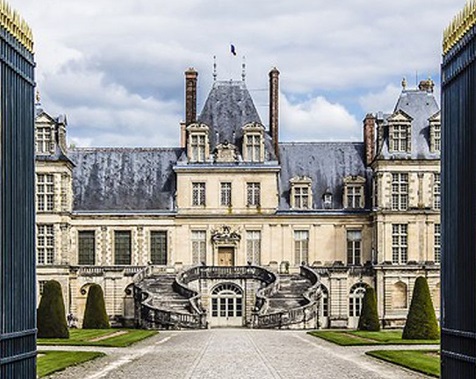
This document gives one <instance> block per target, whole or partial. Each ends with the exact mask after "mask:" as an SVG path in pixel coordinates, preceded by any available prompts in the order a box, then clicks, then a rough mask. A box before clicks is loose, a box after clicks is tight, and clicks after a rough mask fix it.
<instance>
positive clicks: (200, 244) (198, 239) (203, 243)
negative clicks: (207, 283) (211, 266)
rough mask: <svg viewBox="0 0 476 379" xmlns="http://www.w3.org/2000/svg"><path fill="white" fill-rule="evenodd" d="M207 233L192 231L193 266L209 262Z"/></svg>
mask: <svg viewBox="0 0 476 379" xmlns="http://www.w3.org/2000/svg"><path fill="white" fill-rule="evenodd" d="M206 238H207V232H205V231H202V230H193V231H192V264H194V265H198V264H200V263H202V262H203V263H206V262H207V239H206Z"/></svg>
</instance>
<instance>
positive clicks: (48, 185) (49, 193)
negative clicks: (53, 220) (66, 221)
mask: <svg viewBox="0 0 476 379" xmlns="http://www.w3.org/2000/svg"><path fill="white" fill-rule="evenodd" d="M36 200H37V202H36V209H37V211H38V212H52V211H53V210H54V208H55V177H54V175H53V174H47V173H39V174H37V175H36Z"/></svg>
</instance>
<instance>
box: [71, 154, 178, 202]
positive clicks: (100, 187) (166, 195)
mask: <svg viewBox="0 0 476 379" xmlns="http://www.w3.org/2000/svg"><path fill="white" fill-rule="evenodd" d="M182 151H183V149H180V148H149V149H145V148H76V149H72V150H70V151H69V152H68V157H69V158H70V159H71V160H72V161H73V163H74V165H75V166H74V169H73V191H74V205H73V208H74V210H75V211H127V210H135V211H141V210H144V211H152V210H160V211H167V210H172V209H173V199H174V193H175V188H176V184H175V174H174V172H173V170H172V167H173V165H174V164H176V162H177V159H178V157H179V156H180V154H182Z"/></svg>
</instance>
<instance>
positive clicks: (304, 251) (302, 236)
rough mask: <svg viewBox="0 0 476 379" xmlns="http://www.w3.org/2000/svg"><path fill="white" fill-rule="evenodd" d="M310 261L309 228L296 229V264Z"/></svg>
mask: <svg viewBox="0 0 476 379" xmlns="http://www.w3.org/2000/svg"><path fill="white" fill-rule="evenodd" d="M302 262H306V263H308V262H309V230H295V231H294V264H295V265H301V263H302Z"/></svg>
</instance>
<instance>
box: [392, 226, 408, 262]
mask: <svg viewBox="0 0 476 379" xmlns="http://www.w3.org/2000/svg"><path fill="white" fill-rule="evenodd" d="M407 231H408V226H407V224H392V263H394V264H403V263H407V260H408V236H407Z"/></svg>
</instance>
